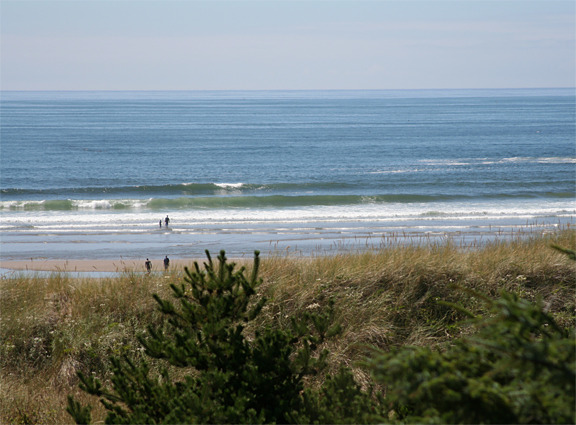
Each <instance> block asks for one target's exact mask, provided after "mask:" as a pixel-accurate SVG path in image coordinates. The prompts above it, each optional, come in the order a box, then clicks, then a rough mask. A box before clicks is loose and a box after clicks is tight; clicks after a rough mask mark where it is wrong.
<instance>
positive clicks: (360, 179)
mask: <svg viewBox="0 0 576 425" xmlns="http://www.w3.org/2000/svg"><path fill="white" fill-rule="evenodd" d="M0 101H1V103H0V113H1V115H0V125H1V133H0V137H1V138H0V172H1V173H0V191H1V192H0V194H1V197H0V260H26V259H31V258H34V259H38V258H40V259H43V258H46V259H117V258H143V257H150V258H154V259H156V258H160V257H163V256H165V255H168V256H170V257H171V258H189V257H190V258H201V257H203V256H204V250H206V249H208V250H210V251H211V252H218V251H219V250H221V249H224V250H226V252H227V255H228V256H229V257H244V256H247V257H251V256H252V253H253V251H254V250H256V249H257V250H260V251H261V252H262V253H263V254H265V255H266V254H290V255H306V256H307V255H326V254H328V255H329V254H332V253H337V252H342V251H355V250H365V249H375V248H376V249H377V248H379V247H383V246H388V245H390V244H398V243H446V242H448V241H450V242H451V243H456V244H459V245H461V246H463V247H468V246H478V245H481V244H483V243H485V242H486V241H492V240H495V239H502V238H510V237H515V236H518V235H522V234H525V233H531V232H539V233H541V232H548V231H553V230H554V229H556V228H558V227H559V226H560V227H561V226H567V225H574V221H575V217H576V203H575V196H576V186H575V185H576V183H575V182H576V145H575V140H576V137H575V129H576V126H575V111H576V109H575V91H574V89H524V90H520V89H514V90H512V89H511V90H503V89H494V90H374V91H182V92H179V91H167V92H162V91H159V92H121V91H120V92H98V91H95V92H2V93H1V98H0ZM166 216H169V217H170V222H169V226H165V224H164V223H163V222H162V223H161V221H163V220H164V218H165V217H166ZM160 224H162V226H160Z"/></svg>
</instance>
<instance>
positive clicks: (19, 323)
mask: <svg viewBox="0 0 576 425" xmlns="http://www.w3.org/2000/svg"><path fill="white" fill-rule="evenodd" d="M551 244H556V245H559V246H564V247H567V248H570V249H575V248H576V232H575V231H574V230H572V229H570V228H568V229H562V230H559V231H558V232H556V233H552V234H548V235H543V236H542V235H541V236H538V237H529V238H522V239H518V240H513V241H507V242H498V243H490V244H486V245H484V246H482V247H478V248H476V249H473V250H463V249H460V248H459V247H455V246H452V245H450V244H446V245H441V244H431V245H408V246H393V247H388V248H382V249H379V250H375V251H370V252H363V253H341V254H338V255H333V256H320V257H314V258H293V257H288V256H286V257H283V256H273V257H269V258H266V257H263V258H262V263H261V268H260V277H262V278H263V281H264V283H263V285H262V286H261V287H260V292H261V294H262V295H263V296H265V297H267V298H268V303H267V304H266V306H265V307H264V314H263V315H261V319H260V321H261V322H260V324H264V323H266V324H272V325H274V326H288V323H287V320H288V317H290V316H292V315H295V314H298V313H299V312H303V311H307V310H313V309H322V308H324V307H326V306H327V304H328V302H329V300H333V301H334V302H335V309H336V312H337V317H338V320H339V321H340V322H341V324H342V333H341V334H340V335H339V336H338V337H336V338H335V339H333V340H331V341H329V342H328V343H327V345H328V348H329V350H330V351H331V357H330V362H331V368H332V369H333V370H335V369H337V367H338V365H339V364H346V365H348V366H351V367H354V371H355V374H356V377H357V378H358V379H359V381H360V382H364V383H368V382H370V375H369V373H368V371H366V370H364V369H362V368H361V367H360V366H358V362H359V361H360V360H362V359H363V358H364V356H365V355H367V353H368V349H369V347H377V348H379V349H381V350H389V349H391V348H393V347H398V346H402V345H419V346H422V345H427V346H433V345H438V344H441V343H444V342H447V341H450V340H451V339H453V338H456V337H458V336H460V335H462V333H465V332H467V328H466V327H465V326H464V325H462V322H461V320H462V319H463V318H464V316H463V315H462V314H461V313H459V312H458V310H455V309H453V308H451V307H449V306H448V305H447V304H445V302H448V303H458V304H460V305H462V306H463V307H465V308H466V309H468V310H469V311H471V312H473V313H474V314H482V313H484V306H483V303H482V302H481V299H480V297H478V296H477V295H476V294H475V292H478V293H482V294H486V295H488V296H490V297H497V296H498V294H499V293H500V291H502V290H506V291H509V292H513V293H516V294H518V295H519V296H521V297H522V298H525V299H528V300H531V301H535V300H537V299H539V300H542V301H543V303H544V305H545V306H546V308H547V309H548V310H549V312H551V313H552V314H553V315H554V317H555V318H556V319H557V321H558V322H559V323H560V324H561V325H562V326H564V327H573V326H574V319H575V311H576V310H575V309H576V294H575V291H574V288H575V283H576V266H575V263H574V262H573V261H570V260H568V259H567V258H566V256H564V255H562V254H561V253H559V252H557V251H555V250H553V249H551V248H550V245H551ZM246 267H248V268H250V262H249V261H246ZM180 281H181V272H180V271H178V270H174V271H171V272H170V273H169V274H160V273H159V274H152V275H143V274H138V273H125V274H122V275H120V276H118V277H115V278H105V279H89V278H86V279H82V278H69V277H67V276H66V275H65V274H61V273H54V274H52V275H50V276H48V277H40V276H38V277H26V276H24V275H21V276H18V275H15V276H13V277H10V278H4V279H2V280H1V281H0V312H1V315H0V319H1V321H0V337H1V341H0V343H1V346H0V362H1V363H0V364H1V372H0V399H1V400H2V403H1V404H0V422H1V423H72V420H71V418H70V417H69V416H68V414H67V413H66V412H65V406H66V397H67V395H69V394H74V395H75V397H76V398H77V399H78V400H79V401H87V399H88V397H89V396H87V395H86V394H85V393H82V392H80V391H79V390H78V387H77V383H78V382H77V377H76V372H77V371H82V372H84V373H94V374H97V375H98V376H100V377H106V376H107V374H109V373H110V371H109V365H108V363H107V361H106V360H107V358H108V356H109V355H110V354H122V353H130V354H131V355H132V356H133V357H138V356H143V353H142V351H141V347H140V345H139V343H138V341H137V339H136V336H137V335H138V334H139V333H140V332H142V331H143V330H144V329H145V328H146V326H147V325H149V324H153V323H158V322H159V321H161V320H162V317H161V316H160V314H159V313H158V312H157V309H156V303H155V301H154V300H153V299H152V296H151V295H152V294H153V293H157V294H159V295H160V296H161V297H163V298H169V297H170V293H171V291H170V288H169V284H170V283H172V282H176V283H177V282H180ZM91 404H92V405H93V406H98V403H97V402H96V401H95V400H91ZM93 418H95V419H96V420H102V419H103V418H104V411H103V409H102V410H98V408H97V409H96V410H95V411H93Z"/></svg>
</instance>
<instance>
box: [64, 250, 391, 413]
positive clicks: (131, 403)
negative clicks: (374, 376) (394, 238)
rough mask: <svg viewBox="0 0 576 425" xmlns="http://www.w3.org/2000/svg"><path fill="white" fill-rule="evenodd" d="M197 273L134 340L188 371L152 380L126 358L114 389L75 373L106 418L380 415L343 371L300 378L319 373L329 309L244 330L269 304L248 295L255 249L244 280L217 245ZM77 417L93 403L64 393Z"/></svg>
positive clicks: (116, 363)
mask: <svg viewBox="0 0 576 425" xmlns="http://www.w3.org/2000/svg"><path fill="white" fill-rule="evenodd" d="M206 255H207V257H208V262H207V263H204V270H201V269H200V266H199V265H198V263H195V264H194V266H195V270H194V271H190V270H189V269H185V272H186V276H185V279H184V280H185V283H183V284H180V285H176V284H173V285H171V288H172V290H173V296H174V298H175V301H176V303H173V302H171V301H168V300H163V299H161V298H160V297H159V296H157V295H154V298H155V300H156V301H157V303H158V305H159V308H160V311H161V312H162V313H163V314H164V315H165V317H166V319H167V320H166V322H165V325H164V326H163V327H162V328H152V327H150V328H149V329H148V332H147V335H145V336H142V337H140V338H139V339H140V342H141V343H142V345H143V346H144V348H145V353H146V354H147V355H148V356H150V357H152V358H155V359H161V360H163V361H166V362H167V363H168V364H170V365H172V366H175V367H180V368H186V369H187V370H188V369H190V373H189V374H188V375H186V377H185V378H184V379H182V380H180V381H175V380H173V379H172V378H171V376H170V374H169V373H168V371H167V370H166V369H164V370H162V371H161V372H160V376H152V374H151V372H150V368H149V366H148V365H147V364H146V363H145V362H143V363H135V362H134V361H133V360H132V359H130V358H129V357H128V356H125V357H123V358H118V357H111V359H110V360H111V364H112V372H113V376H112V379H111V383H112V388H111V389H108V388H104V387H103V386H102V383H101V382H100V381H99V380H98V379H96V378H93V377H90V376H85V375H83V374H79V377H80V381H81V384H80V387H81V388H82V389H83V390H84V391H86V392H88V393H90V394H93V395H96V396H98V397H100V400H101V402H102V403H103V405H104V406H105V408H106V409H107V412H108V415H107V418H106V422H107V423H110V424H120V423H123V424H128V423H147V424H151V423H197V422H200V423H295V422H299V423H311V422H330V423H339V422H356V423H360V422H368V421H377V420H378V418H379V413H380V411H379V404H378V403H377V402H376V401H375V400H374V399H373V398H372V397H371V396H370V394H367V393H365V392H363V391H361V390H360V388H359V386H358V385H357V384H356V383H355V382H354V379H353V378H352V375H351V373H350V372H349V371H347V370H345V369H343V370H342V371H341V372H340V373H339V374H338V375H337V376H335V377H334V378H331V377H328V379H327V380H326V383H325V384H324V385H323V386H322V387H321V388H320V389H318V390H311V389H305V388H304V377H305V376H306V375H308V374H314V373H318V372H319V371H320V370H321V369H322V368H323V367H324V365H325V363H326V357H327V355H328V352H327V351H326V350H323V351H320V352H318V351H319V349H318V347H319V344H320V343H321V342H322V341H323V340H324V338H325V337H329V336H331V335H333V334H335V333H336V332H337V331H338V329H339V327H338V326H337V325H335V324H333V316H334V314H333V313H334V312H333V306H332V305H330V306H329V308H328V309H327V310H326V311H325V312H324V313H322V314H317V315H313V314H306V315H304V316H302V317H300V318H292V329H291V330H280V329H275V328H271V327H265V328H263V329H259V330H258V331H256V332H255V333H254V335H252V336H251V338H250V339H249V338H247V336H246V324H247V323H248V322H250V321H252V320H254V319H255V318H256V317H257V316H258V314H259V313H260V312H261V310H262V307H263V305H264V303H265V302H266V300H265V299H264V298H260V299H259V300H257V301H254V300H253V297H254V295H255V294H256V289H257V287H258V285H259V284H260V283H261V280H260V279H259V278H258V277H257V275H258V266H259V255H258V252H256V253H255V258H254V267H253V270H252V275H251V276H250V278H246V277H245V275H244V272H245V269H244V268H243V267H242V268H240V269H239V270H237V271H235V270H234V269H235V264H234V263H228V262H227V260H226V257H225V253H224V251H221V253H220V255H219V257H218V260H219V261H218V264H217V265H216V264H214V263H213V261H212V258H211V257H210V253H209V252H208V251H207V252H206ZM67 410H68V412H69V413H70V414H71V415H72V417H73V418H74V419H75V421H76V422H77V423H89V422H90V419H91V418H90V409H89V408H87V407H83V406H81V405H80V404H79V403H78V402H76V401H75V400H74V399H73V398H69V403H68V409H67Z"/></svg>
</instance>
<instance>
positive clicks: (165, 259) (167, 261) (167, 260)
mask: <svg viewBox="0 0 576 425" xmlns="http://www.w3.org/2000/svg"><path fill="white" fill-rule="evenodd" d="M169 266H170V259H169V258H168V256H166V258H164V270H168V267H169Z"/></svg>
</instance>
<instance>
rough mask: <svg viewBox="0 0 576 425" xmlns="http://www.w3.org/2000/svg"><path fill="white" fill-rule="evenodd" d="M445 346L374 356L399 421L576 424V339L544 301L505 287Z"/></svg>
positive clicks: (374, 366) (373, 364) (373, 365)
mask: <svg viewBox="0 0 576 425" xmlns="http://www.w3.org/2000/svg"><path fill="white" fill-rule="evenodd" d="M486 301H487V302H488V303H489V304H490V307H491V313H490V315H488V316H487V317H485V318H475V319H474V320H473V324H474V325H475V326H476V327H477V328H478V331H477V332H476V333H474V334H473V336H471V337H468V338H463V339H460V340H458V341H456V343H454V344H453V345H451V346H449V347H447V348H446V350H445V351H437V350H432V349H429V348H426V347H418V348H416V347H404V348H402V349H400V350H397V351H395V352H393V353H382V354H381V355H380V356H376V357H375V358H373V359H372V360H371V361H370V362H369V366H370V367H371V368H372V370H373V371H374V376H375V379H376V380H377V382H379V383H381V384H383V385H384V386H385V387H386V388H387V393H386V401H387V402H388V403H389V406H390V408H391V410H392V411H393V412H394V418H395V420H396V421H397V422H398V423H499V424H503V423H507V424H520V423H539V424H551V423H575V421H576V415H575V404H574V403H575V380H576V365H575V353H576V342H575V335H574V330H573V329H570V330H565V329H561V328H560V327H559V326H558V325H557V324H556V322H555V321H554V319H553V318H552V317H551V316H550V315H548V314H546V313H545V312H544V311H543V308H542V306H539V305H534V304H531V303H529V302H527V301H525V300H521V299H519V298H517V297H516V296H514V295H510V294H506V293H503V294H502V296H501V298H500V299H498V300H496V301H489V300H486Z"/></svg>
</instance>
